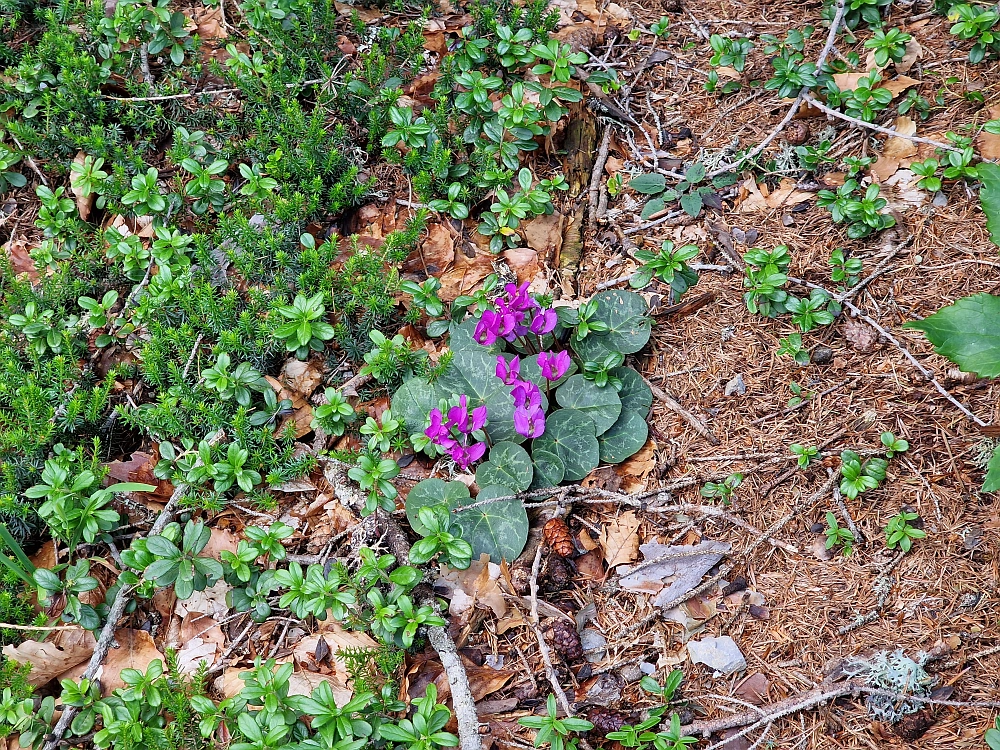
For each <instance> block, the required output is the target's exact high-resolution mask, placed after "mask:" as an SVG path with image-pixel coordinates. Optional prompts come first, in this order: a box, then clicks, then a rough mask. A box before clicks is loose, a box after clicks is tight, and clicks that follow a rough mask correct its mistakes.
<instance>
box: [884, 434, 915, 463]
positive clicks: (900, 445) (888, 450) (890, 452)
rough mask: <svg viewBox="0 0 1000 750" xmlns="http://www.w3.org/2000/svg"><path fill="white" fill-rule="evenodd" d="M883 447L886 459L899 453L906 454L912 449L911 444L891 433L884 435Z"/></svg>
mask: <svg viewBox="0 0 1000 750" xmlns="http://www.w3.org/2000/svg"><path fill="white" fill-rule="evenodd" d="M881 439H882V445H884V446H885V457H886V458H892V457H893V456H895V455H896V454H897V453H906V451H908V450H909V449H910V444H909V443H908V442H906V441H905V440H903V439H902V438H897V437H896V436H895V435H893V434H892V433H891V432H883V433H882V437H881Z"/></svg>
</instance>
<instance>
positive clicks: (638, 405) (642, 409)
mask: <svg viewBox="0 0 1000 750" xmlns="http://www.w3.org/2000/svg"><path fill="white" fill-rule="evenodd" d="M611 376H612V377H615V378H618V379H619V380H620V381H622V387H621V390H620V391H618V398H620V399H621V402H622V410H623V411H624V410H625V409H631V410H632V411H634V412H638V413H639V415H640V416H641V417H642V418H643V419H645V418H646V417H647V416H649V410H650V409H651V408H652V407H653V392H652V391H651V390H650V389H649V385H648V384H647V383H646V381H645V380H643V379H642V375H640V374H639V373H638V372H636V371H635V370H633V369H632V368H631V367H616V368H615V369H614V370H612V371H611Z"/></svg>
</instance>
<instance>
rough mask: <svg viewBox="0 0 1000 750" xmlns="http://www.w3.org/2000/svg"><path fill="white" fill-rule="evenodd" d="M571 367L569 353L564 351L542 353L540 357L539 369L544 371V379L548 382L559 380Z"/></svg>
mask: <svg viewBox="0 0 1000 750" xmlns="http://www.w3.org/2000/svg"><path fill="white" fill-rule="evenodd" d="M569 366H570V358H569V353H568V352H565V351H562V352H559V353H558V354H556V353H555V352H542V353H541V354H539V355H538V367H539V369H541V371H542V377H544V378H545V379H546V380H559V378H561V377H562V376H563V375H565V374H566V371H567V370H568V369H569Z"/></svg>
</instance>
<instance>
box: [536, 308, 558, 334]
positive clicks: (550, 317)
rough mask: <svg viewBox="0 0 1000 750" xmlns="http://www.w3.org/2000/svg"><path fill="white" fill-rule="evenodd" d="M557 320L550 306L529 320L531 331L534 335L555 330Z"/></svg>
mask: <svg viewBox="0 0 1000 750" xmlns="http://www.w3.org/2000/svg"><path fill="white" fill-rule="evenodd" d="M557 320H558V318H557V316H556V311H555V310H553V309H552V308H549V309H548V310H542V311H541V312H539V313H538V314H537V315H535V317H534V319H533V320H532V321H531V326H530V328H531V332H532V333H533V334H535V335H536V336H544V335H545V334H546V333H552V331H553V330H555V327H556V322H557Z"/></svg>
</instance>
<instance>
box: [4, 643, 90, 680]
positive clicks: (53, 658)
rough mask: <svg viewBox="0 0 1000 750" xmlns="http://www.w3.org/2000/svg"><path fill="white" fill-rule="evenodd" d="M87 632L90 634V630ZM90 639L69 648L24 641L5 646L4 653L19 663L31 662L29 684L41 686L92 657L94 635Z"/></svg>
mask: <svg viewBox="0 0 1000 750" xmlns="http://www.w3.org/2000/svg"><path fill="white" fill-rule="evenodd" d="M84 632H87V631H84ZM87 634H88V635H90V633H89V632H87ZM90 641H91V642H90V643H89V644H88V643H86V642H80V643H77V644H76V645H73V646H69V647H67V648H60V647H59V646H57V645H56V644H54V643H42V642H40V641H24V642H22V643H19V644H18V645H16V646H14V645H7V646H4V647H3V655H4V656H6V657H7V658H8V659H10V660H11V661H13V662H16V663H17V664H30V665H31V671H30V672H29V673H28V678H27V679H28V684H29V685H33V686H34V687H41V686H42V685H44V684H46V683H47V682H48V681H49V680H51V679H53V678H54V677H59V676H60V675H63V674H65V673H66V672H68V671H69V670H71V669H72V668H73V667H76V666H77V665H79V664H83V663H84V662H86V661H87V660H88V659H90V656H91V654H93V653H94V646H95V645H96V641H94V637H93V636H92V635H91V636H90Z"/></svg>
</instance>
